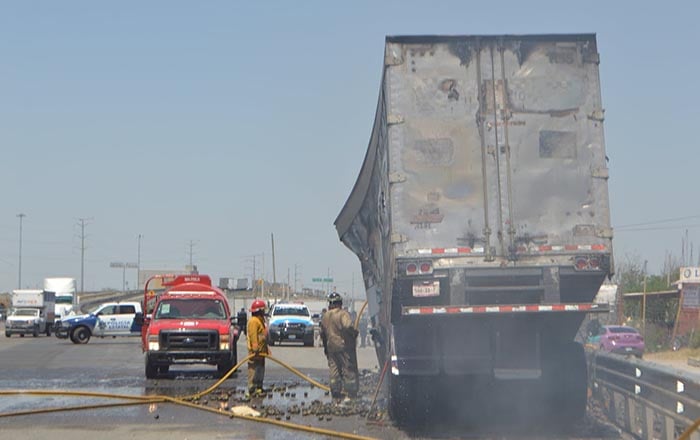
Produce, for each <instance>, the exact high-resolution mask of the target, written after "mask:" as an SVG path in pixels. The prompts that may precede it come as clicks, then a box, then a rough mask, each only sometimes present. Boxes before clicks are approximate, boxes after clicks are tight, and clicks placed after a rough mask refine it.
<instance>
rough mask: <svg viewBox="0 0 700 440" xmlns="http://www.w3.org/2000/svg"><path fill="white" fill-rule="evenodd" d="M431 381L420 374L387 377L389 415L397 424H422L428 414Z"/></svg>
mask: <svg viewBox="0 0 700 440" xmlns="http://www.w3.org/2000/svg"><path fill="white" fill-rule="evenodd" d="M431 387H432V384H431V381H429V380H426V378H424V377H420V376H394V375H391V376H390V377H389V415H390V416H391V418H392V419H393V420H394V421H395V422H396V423H397V424H398V425H399V426H409V427H410V426H419V425H423V424H424V423H425V422H426V420H428V418H429V416H430V406H431V400H432V399H431V397H432V394H433V393H432V392H431V389H432V388H431Z"/></svg>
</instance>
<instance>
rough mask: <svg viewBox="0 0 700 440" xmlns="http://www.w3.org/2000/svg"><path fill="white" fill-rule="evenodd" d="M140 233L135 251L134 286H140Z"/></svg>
mask: <svg viewBox="0 0 700 440" xmlns="http://www.w3.org/2000/svg"><path fill="white" fill-rule="evenodd" d="M140 283H141V234H139V241H138V251H137V253H136V288H137V289H138V288H140V287H141V284H140Z"/></svg>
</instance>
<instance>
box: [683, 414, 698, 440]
mask: <svg viewBox="0 0 700 440" xmlns="http://www.w3.org/2000/svg"><path fill="white" fill-rule="evenodd" d="M699 426H700V419H697V420H696V421H695V422H693V424H692V425H690V426H689V427H688V428H687V429H686V430H685V431H683V434H681V435H680V437H678V440H688V439H689V438H690V436H691V435H692V434H693V432H695V430H697V429H698V427H699Z"/></svg>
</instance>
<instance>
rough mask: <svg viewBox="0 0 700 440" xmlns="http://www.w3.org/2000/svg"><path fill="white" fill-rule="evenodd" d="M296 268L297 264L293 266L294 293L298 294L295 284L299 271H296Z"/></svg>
mask: <svg viewBox="0 0 700 440" xmlns="http://www.w3.org/2000/svg"><path fill="white" fill-rule="evenodd" d="M298 267H299V265H298V264H294V293H299V290H298V289H297V282H298V280H299V271H298V269H297V268H298Z"/></svg>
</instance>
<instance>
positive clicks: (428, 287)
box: [413, 281, 440, 298]
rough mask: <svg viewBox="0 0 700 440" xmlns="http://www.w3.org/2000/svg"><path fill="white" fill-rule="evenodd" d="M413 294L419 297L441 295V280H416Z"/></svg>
mask: <svg viewBox="0 0 700 440" xmlns="http://www.w3.org/2000/svg"><path fill="white" fill-rule="evenodd" d="M413 296H414V297H418V298H421V297H426V296H440V281H414V282H413Z"/></svg>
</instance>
